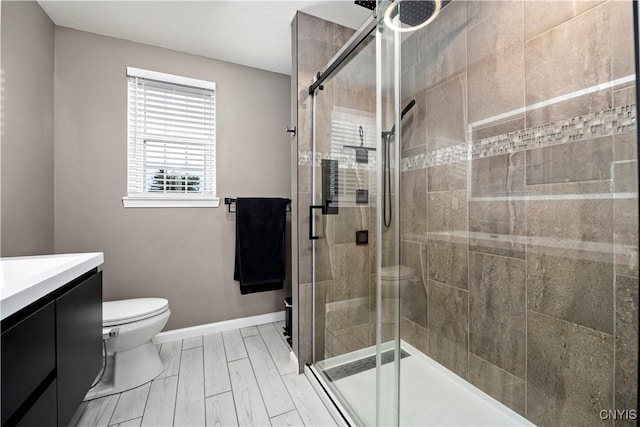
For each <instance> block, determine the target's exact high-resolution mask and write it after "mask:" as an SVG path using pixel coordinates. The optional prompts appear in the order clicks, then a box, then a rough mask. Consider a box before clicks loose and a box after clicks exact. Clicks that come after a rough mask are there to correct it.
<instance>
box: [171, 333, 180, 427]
mask: <svg viewBox="0 0 640 427" xmlns="http://www.w3.org/2000/svg"><path fill="white" fill-rule="evenodd" d="M181 371H182V340H180V363H178V374H177V377H178V381H177V382H176V397H175V399H173V422H172V423H171V425H172V426H175V425H176V408H177V407H178V388H179V387H180V373H181Z"/></svg>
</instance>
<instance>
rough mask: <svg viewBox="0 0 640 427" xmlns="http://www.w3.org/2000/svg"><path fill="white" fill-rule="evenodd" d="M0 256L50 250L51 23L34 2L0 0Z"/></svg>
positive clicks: (51, 230) (51, 171) (51, 158)
mask: <svg viewBox="0 0 640 427" xmlns="http://www.w3.org/2000/svg"><path fill="white" fill-rule="evenodd" d="M2 9H3V10H2V12H3V13H2V36H1V38H2V48H1V51H2V77H3V80H4V82H3V84H2V91H3V92H2V104H3V105H2V110H3V115H4V117H3V120H2V135H1V139H2V144H1V147H2V148H1V153H0V157H1V159H2V160H1V162H2V166H1V168H0V170H1V173H2V175H1V179H0V182H1V183H2V185H1V193H2V196H1V198H2V202H1V206H2V208H1V210H0V224H1V228H2V232H1V234H2V242H1V244H0V254H1V255H2V256H18V255H37V254H45V253H51V252H52V251H53V231H54V227H53V194H54V191H53V187H54V184H53V64H54V42H53V38H54V25H53V22H51V20H50V19H49V17H48V16H47V15H46V14H45V13H44V12H43V11H42V9H41V8H40V6H38V4H37V3H36V2H6V1H3V2H2Z"/></svg>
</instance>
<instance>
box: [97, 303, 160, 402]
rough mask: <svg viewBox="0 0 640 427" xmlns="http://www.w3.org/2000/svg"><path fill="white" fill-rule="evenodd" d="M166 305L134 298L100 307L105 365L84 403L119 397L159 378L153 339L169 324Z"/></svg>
mask: <svg viewBox="0 0 640 427" xmlns="http://www.w3.org/2000/svg"><path fill="white" fill-rule="evenodd" d="M170 314H171V311H170V310H169V301H167V300H166V299H164V298H135V299H126V300H119V301H108V302H103V303H102V327H103V338H105V337H106V336H109V338H108V341H107V342H106V353H107V364H106V368H105V372H104V374H103V375H102V378H101V379H100V382H99V383H98V384H97V385H96V386H95V387H94V388H93V389H91V390H90V391H89V393H88V394H87V396H86V397H85V400H90V399H96V398H98V397H102V396H107V395H110V394H116V393H121V392H123V391H126V390H130V389H132V388H135V387H138V386H141V385H142V384H144V383H147V382H149V381H151V380H152V379H154V378H155V377H157V376H158V375H160V373H162V370H163V366H162V361H161V360H160V355H159V353H158V350H157V349H156V346H155V345H154V344H153V341H152V340H153V337H155V336H156V334H157V333H158V332H160V331H161V330H162V328H164V325H165V324H166V323H167V320H169V315H170Z"/></svg>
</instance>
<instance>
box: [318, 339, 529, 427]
mask: <svg viewBox="0 0 640 427" xmlns="http://www.w3.org/2000/svg"><path fill="white" fill-rule="evenodd" d="M388 344H390V343H388ZM401 347H402V349H403V350H404V351H406V352H407V353H409V354H410V355H411V356H409V357H405V358H403V359H401V362H400V425H402V426H533V425H534V424H532V423H531V422H530V421H528V420H527V419H525V418H524V417H522V416H521V415H519V414H518V413H516V412H514V411H513V410H511V409H510V408H508V407H506V406H505V405H503V404H502V403H500V402H498V401H497V400H495V399H494V398H492V397H491V396H489V395H488V394H486V393H484V392H483V391H481V390H480V389H478V388H477V387H475V386H473V385H472V384H470V383H468V382H467V381H465V380H463V379H462V378H460V377H459V376H457V375H456V374H454V373H453V372H451V371H450V370H448V369H446V368H445V367H443V366H442V365H440V364H439V363H437V362H435V361H434V360H432V359H430V358H429V357H427V356H425V355H424V354H423V353H422V352H420V351H419V350H417V349H416V348H415V347H413V346H411V345H410V344H408V343H406V342H405V341H402V342H401ZM391 348H392V347H390V346H389V347H388V349H391ZM374 354H375V346H374V347H369V348H366V349H363V350H358V351H356V352H353V353H349V354H345V355H342V356H338V357H334V358H332V359H328V360H325V361H322V362H320V364H319V365H320V367H321V368H322V369H321V370H325V369H328V368H332V367H335V366H340V365H343V364H345V363H349V362H352V361H355V360H359V359H362V358H364V357H368V356H371V355H374ZM315 369H316V370H318V367H316V368H315ZM393 369H394V364H393V363H388V364H386V365H383V367H382V375H383V377H384V378H385V380H384V381H386V379H387V378H388V379H391V378H392V376H393ZM322 377H323V378H324V376H322ZM324 382H325V386H326V385H327V383H328V381H327V380H326V379H324ZM390 385H391V384H390V383H389V387H385V389H387V390H388V391H386V392H385V399H383V400H384V401H383V402H382V405H386V406H387V407H386V408H385V407H383V410H385V411H390V410H391V407H390V404H391V402H390V401H391V399H392V398H391V395H390V393H391V387H390ZM329 389H337V391H338V393H336V394H339V395H341V396H342V398H341V399H339V400H340V401H341V403H342V404H343V405H345V406H349V407H350V408H351V411H352V412H353V413H354V415H355V416H356V418H357V419H356V423H358V424H360V423H363V424H364V425H370V426H373V425H376V424H377V423H376V369H369V370H366V371H363V372H358V373H356V374H353V375H350V376H348V377H345V378H341V379H338V380H335V381H333V382H332V383H331V387H329ZM334 393H335V390H334Z"/></svg>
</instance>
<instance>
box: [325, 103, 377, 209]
mask: <svg viewBox="0 0 640 427" xmlns="http://www.w3.org/2000/svg"><path fill="white" fill-rule="evenodd" d="M360 126H362V129H363V133H364V136H363V139H362V140H361V139H360V135H359V128H360ZM375 129H376V122H375V116H374V115H373V114H372V113H370V112H367V111H360V110H355V109H351V108H346V107H341V106H335V107H333V109H332V111H331V158H333V159H338V160H339V163H338V165H339V166H338V195H339V197H340V201H341V202H347V203H355V200H356V190H369V194H374V193H375V179H371V180H369V175H368V174H367V173H365V172H366V171H367V170H375V169H372V168H373V167H374V165H375V159H376V152H375V151H369V152H368V153H367V154H368V160H369V163H367V164H362V163H360V164H359V163H357V162H356V156H355V150H354V149H353V148H346V147H345V145H348V146H359V145H360V142H361V141H362V142H363V145H364V147H373V148H375V140H374V138H373V136H374V135H375ZM374 176H375V175H374Z"/></svg>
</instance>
